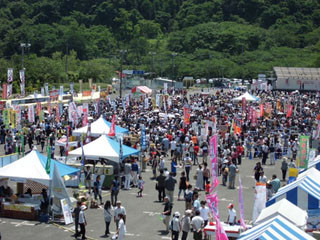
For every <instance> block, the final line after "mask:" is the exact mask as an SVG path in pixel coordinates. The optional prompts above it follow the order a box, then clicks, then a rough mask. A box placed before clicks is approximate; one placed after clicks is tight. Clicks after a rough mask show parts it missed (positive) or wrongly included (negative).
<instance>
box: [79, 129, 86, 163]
mask: <svg viewBox="0 0 320 240" xmlns="http://www.w3.org/2000/svg"><path fill="white" fill-rule="evenodd" d="M83 138H84V134H81V141H80V146H81V152H82V157H81V165H82V166H84V164H85V161H86V158H85V155H84V150H83Z"/></svg>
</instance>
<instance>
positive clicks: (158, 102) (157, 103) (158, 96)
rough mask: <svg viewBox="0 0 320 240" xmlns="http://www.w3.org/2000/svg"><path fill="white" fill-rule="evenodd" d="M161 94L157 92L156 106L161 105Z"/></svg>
mask: <svg viewBox="0 0 320 240" xmlns="http://www.w3.org/2000/svg"><path fill="white" fill-rule="evenodd" d="M160 96H161V95H160V94H156V106H157V107H160Z"/></svg>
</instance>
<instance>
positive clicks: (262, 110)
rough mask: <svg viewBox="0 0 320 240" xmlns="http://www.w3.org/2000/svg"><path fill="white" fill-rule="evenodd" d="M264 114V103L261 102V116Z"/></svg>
mask: <svg viewBox="0 0 320 240" xmlns="http://www.w3.org/2000/svg"><path fill="white" fill-rule="evenodd" d="M263 115H264V109H263V104H260V117H261V118H262V117H263Z"/></svg>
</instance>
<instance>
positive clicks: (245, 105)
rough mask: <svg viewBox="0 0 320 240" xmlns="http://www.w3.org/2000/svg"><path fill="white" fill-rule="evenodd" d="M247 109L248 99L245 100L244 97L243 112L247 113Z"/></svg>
mask: <svg viewBox="0 0 320 240" xmlns="http://www.w3.org/2000/svg"><path fill="white" fill-rule="evenodd" d="M246 107H247V99H245V98H244V97H243V98H242V112H245V111H246Z"/></svg>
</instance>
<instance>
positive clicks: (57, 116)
mask: <svg viewBox="0 0 320 240" xmlns="http://www.w3.org/2000/svg"><path fill="white" fill-rule="evenodd" d="M56 122H60V112H59V105H57V106H56Z"/></svg>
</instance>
